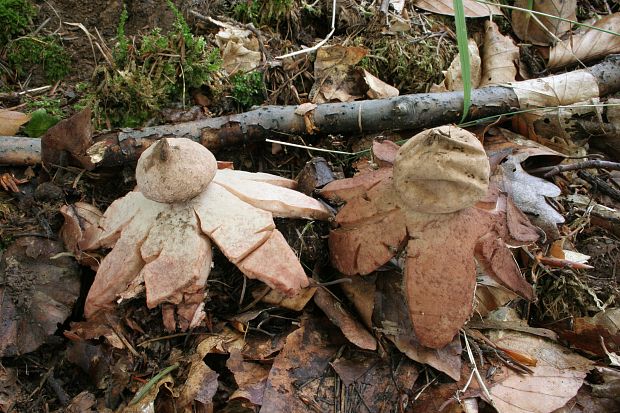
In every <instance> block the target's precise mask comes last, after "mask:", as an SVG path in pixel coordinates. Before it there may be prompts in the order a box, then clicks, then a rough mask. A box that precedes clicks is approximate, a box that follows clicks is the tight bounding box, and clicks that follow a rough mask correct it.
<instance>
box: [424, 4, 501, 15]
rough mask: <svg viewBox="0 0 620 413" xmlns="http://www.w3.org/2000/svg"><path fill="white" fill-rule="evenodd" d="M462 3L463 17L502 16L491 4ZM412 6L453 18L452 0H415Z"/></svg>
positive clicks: (497, 8) (498, 9)
mask: <svg viewBox="0 0 620 413" xmlns="http://www.w3.org/2000/svg"><path fill="white" fill-rule="evenodd" d="M462 3H463V8H464V9H465V17H487V16H491V15H493V14H496V15H501V14H502V11H501V9H500V8H499V7H497V6H494V5H491V4H482V3H478V2H477V1H474V0H462ZM413 5H414V6H416V7H419V8H421V9H422V10H426V11H430V12H432V13H438V14H447V15H448V16H454V3H453V1H452V0H435V1H428V0H415V1H414V2H413Z"/></svg>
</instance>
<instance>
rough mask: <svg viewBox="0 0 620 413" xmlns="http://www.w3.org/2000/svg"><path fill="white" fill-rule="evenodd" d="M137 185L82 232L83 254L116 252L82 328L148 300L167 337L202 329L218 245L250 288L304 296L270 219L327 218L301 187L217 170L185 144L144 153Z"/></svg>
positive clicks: (294, 262) (94, 289)
mask: <svg viewBox="0 0 620 413" xmlns="http://www.w3.org/2000/svg"><path fill="white" fill-rule="evenodd" d="M136 181H137V188H136V190H134V191H133V192H130V193H128V194H127V195H125V196H124V197H123V198H120V199H117V200H116V201H114V202H113V203H112V204H111V205H110V206H109V208H108V209H107V210H106V212H105V213H104V214H103V217H102V218H101V220H100V221H99V223H98V226H97V228H96V230H92V228H90V229H84V230H83V231H81V232H80V234H81V235H82V236H83V237H85V238H82V239H80V241H79V243H78V247H81V248H82V249H91V250H92V249H97V248H101V247H112V250H111V251H110V252H109V253H108V255H107V256H106V257H105V258H104V259H103V260H102V261H101V263H100V265H99V267H98V270H97V274H96V276H95V280H94V282H93V285H92V286H91V288H90V291H89V293H88V296H87V298H86V304H85V308H84V315H85V316H86V318H90V317H92V316H93V315H95V314H96V313H97V312H99V311H101V310H104V309H110V308H113V306H114V302H115V301H116V300H118V299H119V298H121V299H128V298H131V297H134V296H136V295H137V294H138V293H140V292H141V291H143V290H145V292H146V304H147V306H148V307H149V308H154V307H156V306H158V305H160V304H163V318H164V324H165V326H166V328H167V329H169V330H174V329H175V324H176V323H178V326H179V327H180V328H181V329H187V328H191V327H194V326H196V325H198V324H199V323H200V322H201V321H202V320H203V318H204V316H205V314H204V311H203V306H204V304H203V301H204V296H205V285H206V282H207V277H208V276H209V272H210V271H211V265H212V252H211V243H212V242H213V243H214V244H215V245H216V246H217V247H218V248H219V249H220V250H221V251H222V253H223V254H224V255H225V256H226V257H227V258H228V259H229V260H230V261H231V262H232V263H234V264H235V265H236V266H237V267H238V268H239V269H240V270H241V271H242V272H243V273H244V274H245V275H246V276H248V277H249V278H256V279H259V280H261V281H263V282H264V283H266V284H267V285H268V286H270V287H271V288H274V289H276V290H278V291H281V292H283V293H285V294H288V295H293V294H295V293H297V292H299V291H300V290H301V289H302V288H304V287H306V286H308V284H309V281H308V278H307V276H306V274H305V272H304V270H303V268H302V266H301V264H300V263H299V261H298V259H297V257H296V256H295V253H294V252H293V250H292V249H291V248H290V247H289V245H288V244H287V242H286V240H285V239H284V237H283V235H282V234H281V233H280V232H279V231H278V230H277V229H276V228H275V225H274V221H273V217H274V216H276V217H290V218H307V219H320V220H324V219H327V218H329V217H330V212H329V211H328V210H327V209H326V208H325V207H324V206H323V205H322V204H321V203H320V202H319V201H317V200H316V199H313V198H311V197H308V196H306V195H304V194H302V193H300V192H297V191H295V190H294V189H292V188H294V187H295V185H296V182H295V181H293V180H290V179H285V178H281V177H278V176H275V175H271V174H266V173H249V172H243V171H234V170H227V169H224V170H217V161H216V160H215V157H214V156H213V155H212V154H211V152H209V150H208V149H206V148H205V147H203V146H202V145H200V144H198V143H196V142H193V141H191V140H189V139H183V138H176V139H162V140H160V141H159V142H158V143H156V144H154V145H152V146H151V147H149V148H148V149H147V150H146V151H144V153H143V154H142V156H141V157H140V159H139V160H138V165H137V168H136ZM66 225H70V223H69V220H68V221H67V224H66ZM73 225H74V226H75V224H73ZM175 306H176V316H177V320H176V321H175V312H174V309H175Z"/></svg>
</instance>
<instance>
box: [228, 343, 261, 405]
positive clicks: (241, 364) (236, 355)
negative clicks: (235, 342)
mask: <svg viewBox="0 0 620 413" xmlns="http://www.w3.org/2000/svg"><path fill="white" fill-rule="evenodd" d="M226 367H227V368H228V370H230V371H231V372H232V374H233V375H234V377H235V382H236V383H237V390H235V392H234V393H233V394H232V395H231V396H230V400H232V399H237V398H242V399H246V400H248V401H249V402H250V403H252V404H253V405H255V406H260V405H261V404H263V393H264V392H265V385H266V384H267V376H268V375H269V368H268V367H267V366H264V365H262V364H258V363H252V362H249V361H244V359H243V355H242V354H241V352H239V350H234V351H231V353H230V357H229V358H228V360H227V361H226Z"/></svg>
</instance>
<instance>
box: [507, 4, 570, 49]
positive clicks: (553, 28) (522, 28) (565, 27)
mask: <svg viewBox="0 0 620 413" xmlns="http://www.w3.org/2000/svg"><path fill="white" fill-rule="evenodd" d="M533 4H534V6H533V9H532V10H534V11H538V12H541V13H546V14H550V15H552V16H558V17H562V18H564V19H569V20H573V21H576V20H577V16H576V14H575V12H576V10H577V1H576V0H547V1H537V2H533ZM515 6H516V7H520V8H522V9H525V10H527V9H528V0H517V1H516V2H515ZM511 17H512V29H513V30H514V32H515V34H516V35H517V37H519V39H521V40H523V41H524V42H531V43H533V44H537V45H541V46H547V45H549V44H553V43H555V42H556V40H557V39H558V38H561V37H562V36H563V35H564V34H565V33H567V32H568V31H570V29H571V24H570V23H569V22H567V21H563V20H559V19H554V18H550V17H545V16H540V15H534V14H531V13H528V12H526V11H520V10H513V12H512V15H511ZM536 20H538V21H540V23H538V21H536ZM541 24H542V26H541Z"/></svg>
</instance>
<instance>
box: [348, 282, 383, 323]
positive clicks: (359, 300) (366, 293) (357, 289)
mask: <svg viewBox="0 0 620 413" xmlns="http://www.w3.org/2000/svg"><path fill="white" fill-rule="evenodd" d="M348 279H349V280H350V281H351V282H345V283H342V284H340V288H341V289H342V291H343V292H344V295H345V296H346V297H347V299H348V300H349V301H350V302H351V303H353V306H354V307H355V309H356V310H357V313H358V315H359V316H360V318H361V321H362V323H364V325H365V326H366V328H368V330H369V331H372V329H373V326H372V313H373V311H374V308H375V290H376V279H377V277H376V275H368V276H359V277H350V278H348Z"/></svg>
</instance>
